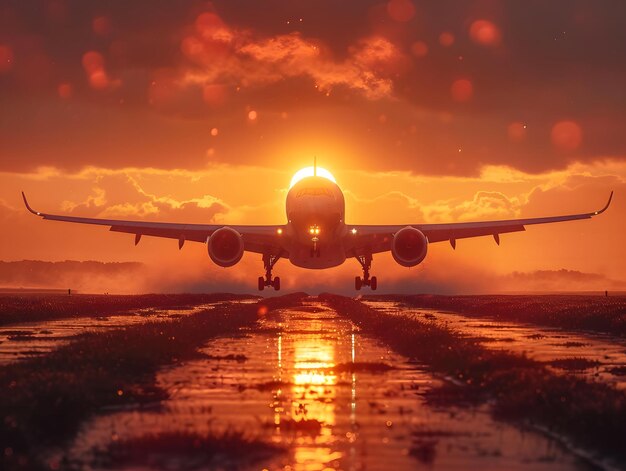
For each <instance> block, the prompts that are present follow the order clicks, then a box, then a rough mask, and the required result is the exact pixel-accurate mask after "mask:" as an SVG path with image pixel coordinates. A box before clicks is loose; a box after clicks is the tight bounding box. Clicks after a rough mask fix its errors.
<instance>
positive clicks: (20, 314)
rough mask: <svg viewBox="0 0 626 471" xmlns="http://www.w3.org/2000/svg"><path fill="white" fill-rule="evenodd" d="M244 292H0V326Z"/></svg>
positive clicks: (233, 297)
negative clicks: (47, 293) (69, 294)
mask: <svg viewBox="0 0 626 471" xmlns="http://www.w3.org/2000/svg"><path fill="white" fill-rule="evenodd" d="M250 297H251V296H247V295H236V294H228V293H216V294H142V295H85V294H76V295H71V296H63V295H26V296H25V295H19V296H18V295H0V326H3V325H10V324H15V323H18V322H37V321H46V320H51V319H66V318H72V317H83V316H89V317H98V316H102V315H107V316H109V315H113V314H119V313H123V312H127V311H129V310H132V309H145V308H159V309H168V308H169V309H173V308H186V307H191V306H196V305H198V304H205V303H212V302H218V301H232V300H236V299H244V298H250Z"/></svg>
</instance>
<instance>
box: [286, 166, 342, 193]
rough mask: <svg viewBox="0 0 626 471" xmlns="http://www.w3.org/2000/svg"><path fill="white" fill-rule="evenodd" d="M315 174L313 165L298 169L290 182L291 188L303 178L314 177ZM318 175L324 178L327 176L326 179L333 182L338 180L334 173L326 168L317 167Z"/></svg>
mask: <svg viewBox="0 0 626 471" xmlns="http://www.w3.org/2000/svg"><path fill="white" fill-rule="evenodd" d="M314 174H315V170H314V169H313V167H305V168H303V169H300V170H298V171H297V172H296V173H295V175H294V176H293V178H292V179H291V183H289V188H291V187H292V186H294V185H295V184H296V183H298V182H299V181H300V180H302V179H303V178H306V177H312V176H314ZM317 176H318V177H322V178H326V179H328V180H330V181H331V182H333V183H337V181H336V180H335V177H333V174H332V173H330V172H329V171H328V170H326V169H325V168H322V167H317Z"/></svg>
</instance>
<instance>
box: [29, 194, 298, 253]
mask: <svg viewBox="0 0 626 471" xmlns="http://www.w3.org/2000/svg"><path fill="white" fill-rule="evenodd" d="M22 198H23V199H24V204H25V205H26V209H28V211H30V212H31V213H33V214H35V215H36V216H39V217H41V218H42V219H46V220H49V221H60V222H71V223H77V224H92V225H98V226H109V227H110V228H109V230H110V231H111V232H123V233H128V234H135V243H136V244H137V243H138V242H139V240H140V239H141V236H144V235H145V236H152V237H164V238H168V239H178V241H179V247H182V245H183V244H184V242H185V241H187V240H189V241H193V242H201V243H204V242H206V240H207V238H208V237H209V236H210V235H211V234H213V232H215V231H216V230H218V229H220V228H221V227H224V226H225V224H221V225H219V224H180V223H170V222H149V221H126V220H118V219H100V218H84V217H76V216H64V215H59V214H48V213H42V212H39V211H35V210H34V209H33V208H32V207H31V206H30V205H29V204H28V200H27V199H26V195H25V194H24V192H22ZM229 227H231V228H233V229H234V230H236V231H237V232H239V233H240V234H241V236H242V238H243V241H244V249H245V250H246V251H248V252H255V253H261V254H265V253H270V254H273V255H281V256H288V252H287V251H286V250H285V248H284V247H283V244H282V239H281V237H280V236H279V235H278V234H279V232H278V230H279V229H281V232H282V231H284V228H285V226H284V225H268V226H242V225H236V226H229Z"/></svg>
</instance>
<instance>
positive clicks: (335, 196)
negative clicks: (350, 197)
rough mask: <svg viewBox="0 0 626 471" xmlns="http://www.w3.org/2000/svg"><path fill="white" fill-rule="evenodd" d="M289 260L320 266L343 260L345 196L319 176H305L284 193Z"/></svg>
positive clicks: (335, 186)
mask: <svg viewBox="0 0 626 471" xmlns="http://www.w3.org/2000/svg"><path fill="white" fill-rule="evenodd" d="M285 206H286V212H287V228H286V231H285V232H286V234H285V235H286V236H287V239H288V240H287V245H288V251H289V261H290V262H291V263H292V264H294V265H296V266H298V267H302V268H312V269H322V268H330V267H335V266H337V265H341V264H342V263H343V262H344V261H345V260H346V249H345V246H344V241H345V238H346V236H347V234H348V229H347V228H346V224H345V209H346V208H345V199H344V196H343V192H342V191H341V189H340V188H339V186H338V185H337V184H336V183H334V182H333V181H331V180H328V179H326V178H323V177H306V178H303V179H302V180H300V181H299V182H297V183H296V184H295V185H294V186H292V187H291V188H290V190H289V192H288V193H287V199H286V205H285Z"/></svg>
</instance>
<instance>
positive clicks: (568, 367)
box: [364, 301, 626, 389]
mask: <svg viewBox="0 0 626 471" xmlns="http://www.w3.org/2000/svg"><path fill="white" fill-rule="evenodd" d="M364 304H367V305H368V306H370V307H372V308H374V309H377V310H379V311H383V312H386V313H388V314H392V315H403V316H417V318H418V319H421V320H432V321H436V322H442V323H445V324H446V325H447V326H449V327H450V328H452V329H454V330H456V331H458V332H460V333H462V334H464V335H467V336H470V337H476V338H480V339H481V340H482V343H483V344H484V345H485V346H487V347H489V348H494V349H502V350H507V351H511V352H514V353H524V354H526V355H527V356H528V357H530V358H532V359H535V360H538V361H542V362H547V363H552V362H555V364H558V365H559V366H561V367H552V366H551V369H552V370H553V371H556V372H561V373H562V372H568V373H570V374H576V375H578V376H581V377H585V378H587V379H591V380H595V381H602V382H604V383H608V384H613V385H615V387H617V388H619V389H626V340H623V339H619V338H615V337H612V336H610V335H607V334H599V333H596V332H588V333H579V332H570V331H565V330H560V329H557V328H554V327H541V326H537V325H532V324H522V323H515V322H501V321H494V320H490V319H488V318H484V317H480V318H473V317H471V316H469V315H462V314H456V313H452V312H443V311H437V310H433V309H422V308H416V307H411V306H406V305H404V304H402V303H399V302H393V301H364ZM557 360H559V361H558V362H557ZM560 360H565V361H560ZM578 360H582V361H578Z"/></svg>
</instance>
